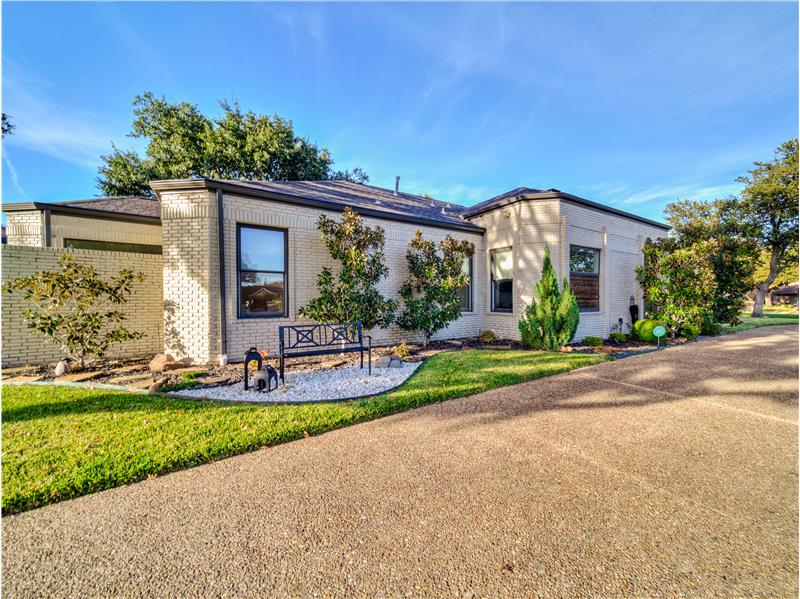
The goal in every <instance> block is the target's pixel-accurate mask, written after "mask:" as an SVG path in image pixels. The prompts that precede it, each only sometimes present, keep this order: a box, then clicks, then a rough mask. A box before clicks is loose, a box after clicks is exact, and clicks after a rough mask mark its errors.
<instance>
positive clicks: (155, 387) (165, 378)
mask: <svg viewBox="0 0 800 599" xmlns="http://www.w3.org/2000/svg"><path fill="white" fill-rule="evenodd" d="M168 382H169V377H168V376H162V377H161V378H160V379H158V380H157V381H156V382H155V383H153V384H152V385H150V386H149V387H148V388H147V392H148V393H158V392H159V391H161V389H162V388H163V387H164V385H166V384H167V383H168Z"/></svg>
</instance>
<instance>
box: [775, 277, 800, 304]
mask: <svg viewBox="0 0 800 599" xmlns="http://www.w3.org/2000/svg"><path fill="white" fill-rule="evenodd" d="M798 287H800V284H798V283H790V284H789V285H783V286H781V287H776V288H775V289H773V290H772V291H771V292H770V297H771V299H772V303H773V304H776V305H777V304H783V305H791V306H796V305H797V293H798Z"/></svg>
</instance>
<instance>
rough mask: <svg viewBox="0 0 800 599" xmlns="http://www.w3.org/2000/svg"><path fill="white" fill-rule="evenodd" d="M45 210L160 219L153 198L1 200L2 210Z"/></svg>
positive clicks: (92, 215)
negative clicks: (49, 200)
mask: <svg viewBox="0 0 800 599" xmlns="http://www.w3.org/2000/svg"><path fill="white" fill-rule="evenodd" d="M29 210H49V211H50V212H51V213H56V214H72V215H75V216H90V217H94V218H107V219H114V220H127V221H132V222H147V223H154V224H157V223H159V222H160V221H161V204H160V203H159V202H158V200H156V199H155V198H146V197H140V196H115V197H105V198H88V199H84V200H68V201H63V202H17V203H12V204H3V212H24V211H29Z"/></svg>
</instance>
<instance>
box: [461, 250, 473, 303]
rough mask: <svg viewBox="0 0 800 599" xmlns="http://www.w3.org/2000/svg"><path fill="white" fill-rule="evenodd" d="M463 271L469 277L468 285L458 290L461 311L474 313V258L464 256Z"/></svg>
mask: <svg viewBox="0 0 800 599" xmlns="http://www.w3.org/2000/svg"><path fill="white" fill-rule="evenodd" d="M461 271H462V272H463V273H464V274H465V275H467V276H468V277H469V281H468V282H467V284H466V285H464V286H463V287H459V288H458V299H459V300H460V302H461V311H462V312H472V256H464V262H463V264H462V265H461Z"/></svg>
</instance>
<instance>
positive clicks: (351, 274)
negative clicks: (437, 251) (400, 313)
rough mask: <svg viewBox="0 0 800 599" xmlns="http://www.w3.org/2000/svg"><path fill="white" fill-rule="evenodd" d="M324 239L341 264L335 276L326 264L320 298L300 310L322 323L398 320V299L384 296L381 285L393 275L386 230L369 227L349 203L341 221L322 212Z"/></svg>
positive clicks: (381, 324) (380, 323)
mask: <svg viewBox="0 0 800 599" xmlns="http://www.w3.org/2000/svg"><path fill="white" fill-rule="evenodd" d="M317 228H318V229H319V230H320V236H321V238H322V242H323V243H324V244H325V246H326V247H327V248H328V251H329V252H330V254H331V256H332V257H333V258H334V259H335V260H338V261H339V262H340V263H341V267H340V269H339V274H338V275H337V276H335V277H334V274H333V271H331V269H330V268H328V267H327V266H326V267H325V268H323V269H322V271H321V272H320V273H319V275H318V276H317V287H318V288H319V292H320V293H319V297H316V298H314V299H312V300H311V301H310V302H308V303H307V304H306V305H305V306H303V307H301V308H300V309H299V310H298V312H299V313H300V315H301V316H305V317H306V318H310V319H311V320H315V321H317V322H321V323H328V324H334V323H343V322H355V321H361V324H362V325H363V326H364V328H365V329H371V328H373V327H376V326H378V327H387V326H389V325H390V324H391V323H392V322H394V311H395V309H396V308H397V302H395V301H394V300H391V299H386V298H385V297H383V296H382V295H381V294H380V292H379V291H378V289H377V288H376V286H377V284H378V283H379V282H380V281H381V279H383V278H385V277H386V276H387V275H388V274H389V269H388V268H387V267H386V265H385V264H384V255H383V244H384V241H385V237H386V235H385V233H384V230H383V228H381V227H368V226H367V225H365V224H364V223H363V221H362V219H361V216H360V215H359V214H358V212H356V211H355V210H353V209H352V208H345V209H344V212H343V213H342V220H341V222H337V221H335V220H333V219H332V218H329V217H328V216H326V215H324V214H321V215H320V217H319V221H318V222H317Z"/></svg>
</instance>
